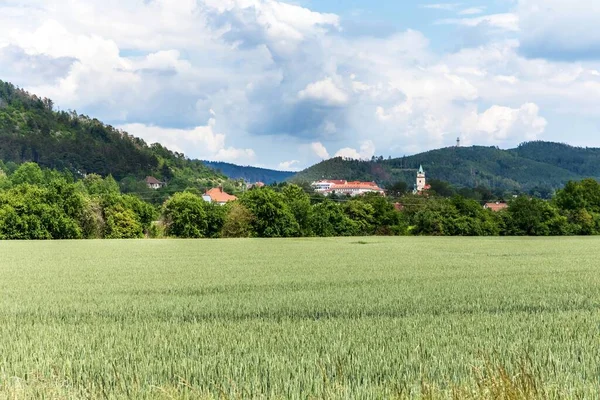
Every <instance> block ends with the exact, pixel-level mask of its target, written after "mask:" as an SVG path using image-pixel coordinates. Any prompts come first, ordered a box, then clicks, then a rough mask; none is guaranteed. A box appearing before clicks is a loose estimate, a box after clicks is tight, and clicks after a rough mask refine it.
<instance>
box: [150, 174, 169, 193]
mask: <svg viewBox="0 0 600 400" xmlns="http://www.w3.org/2000/svg"><path fill="white" fill-rule="evenodd" d="M146 185H147V186H148V188H149V189H154V190H158V189H161V188H163V187H165V186H166V183H164V182H161V181H159V180H158V179H156V178H155V177H153V176H147V177H146Z"/></svg>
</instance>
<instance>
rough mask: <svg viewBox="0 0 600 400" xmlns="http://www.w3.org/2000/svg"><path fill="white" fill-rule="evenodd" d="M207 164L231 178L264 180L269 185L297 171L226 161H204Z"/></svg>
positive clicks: (253, 180) (251, 180) (283, 179)
mask: <svg viewBox="0 0 600 400" xmlns="http://www.w3.org/2000/svg"><path fill="white" fill-rule="evenodd" d="M203 163H204V164H205V165H207V166H208V167H210V168H213V169H215V170H217V171H219V172H221V173H222V174H223V175H225V176H227V177H228V178H230V179H243V180H244V181H246V182H251V183H255V182H263V183H266V184H267V185H270V184H271V183H276V182H283V181H285V180H287V179H289V178H291V177H292V176H294V175H295V174H296V173H295V172H288V171H276V170H272V169H265V168H257V167H249V166H241V165H235V164H229V163H224V162H215V161H203Z"/></svg>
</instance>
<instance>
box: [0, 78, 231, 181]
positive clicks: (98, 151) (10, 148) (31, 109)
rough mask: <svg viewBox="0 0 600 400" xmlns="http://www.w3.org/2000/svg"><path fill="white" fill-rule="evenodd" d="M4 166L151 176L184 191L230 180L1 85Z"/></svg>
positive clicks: (0, 151)
mask: <svg viewBox="0 0 600 400" xmlns="http://www.w3.org/2000/svg"><path fill="white" fill-rule="evenodd" d="M0 161H3V162H4V163H5V164H6V163H9V164H10V163H11V162H12V163H16V164H21V163H24V162H27V161H33V162H36V163H38V164H39V165H41V166H43V167H46V168H52V169H58V170H69V171H71V172H73V173H74V174H89V173H96V174H100V175H103V176H106V175H109V174H110V175H112V176H113V177H115V179H117V180H119V181H122V180H124V179H125V178H128V179H129V180H130V181H132V182H133V181H136V180H140V179H144V178H145V177H146V176H147V175H152V176H155V177H156V178H158V179H162V180H165V181H167V180H168V181H172V180H177V179H179V180H180V181H182V182H181V185H180V186H185V185H186V183H185V182H197V181H199V180H207V181H210V180H212V181H222V180H225V179H226V178H225V177H224V176H223V175H221V174H219V173H217V172H215V171H214V170H212V169H210V168H208V167H206V166H205V165H204V164H203V163H202V162H201V161H195V160H188V159H186V158H185V156H184V155H183V154H179V153H174V152H171V151H169V150H168V149H166V148H164V147H163V146H161V145H159V144H153V145H152V146H149V145H147V144H146V143H145V142H144V141H143V140H141V139H138V138H135V137H133V136H130V135H128V134H127V133H126V132H123V131H120V130H117V129H115V128H113V127H112V126H109V125H106V124H103V123H102V122H100V121H98V120H97V119H93V118H90V117H87V116H84V115H79V114H77V113H76V112H65V111H55V110H54V108H53V103H52V101H51V100H49V99H46V98H39V97H37V96H35V95H31V94H29V93H27V92H25V91H24V90H21V89H18V88H16V87H15V86H13V85H12V84H10V83H6V82H3V81H1V80H0ZM184 181H185V182H184Z"/></svg>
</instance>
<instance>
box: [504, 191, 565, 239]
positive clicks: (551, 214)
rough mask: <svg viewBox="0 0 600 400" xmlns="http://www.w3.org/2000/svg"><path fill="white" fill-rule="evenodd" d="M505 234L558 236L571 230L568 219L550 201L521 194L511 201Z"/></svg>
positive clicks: (505, 217)
mask: <svg viewBox="0 0 600 400" xmlns="http://www.w3.org/2000/svg"><path fill="white" fill-rule="evenodd" d="M503 217H504V219H505V225H506V230H505V234H507V235H511V236H558V235H567V234H569V233H570V232H571V227H570V226H569V223H568V220H567V218H566V217H565V216H562V215H560V213H559V211H558V209H557V208H555V207H553V206H552V205H551V204H550V203H549V202H547V201H544V200H540V199H536V198H528V197H525V196H519V197H518V198H516V199H514V200H513V201H511V202H510V206H509V208H508V213H506V214H505V215H503Z"/></svg>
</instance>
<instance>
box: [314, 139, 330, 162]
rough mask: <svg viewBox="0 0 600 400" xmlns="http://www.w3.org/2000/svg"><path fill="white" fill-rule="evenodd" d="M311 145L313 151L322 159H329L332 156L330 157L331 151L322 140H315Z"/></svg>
mask: <svg viewBox="0 0 600 400" xmlns="http://www.w3.org/2000/svg"><path fill="white" fill-rule="evenodd" d="M310 146H311V149H312V151H313V152H314V153H315V154H316V155H317V157H319V158H320V159H321V160H328V159H329V158H330V157H329V152H328V151H327V149H326V148H325V146H323V143H321V142H314V143H312V144H311V145H310Z"/></svg>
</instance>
